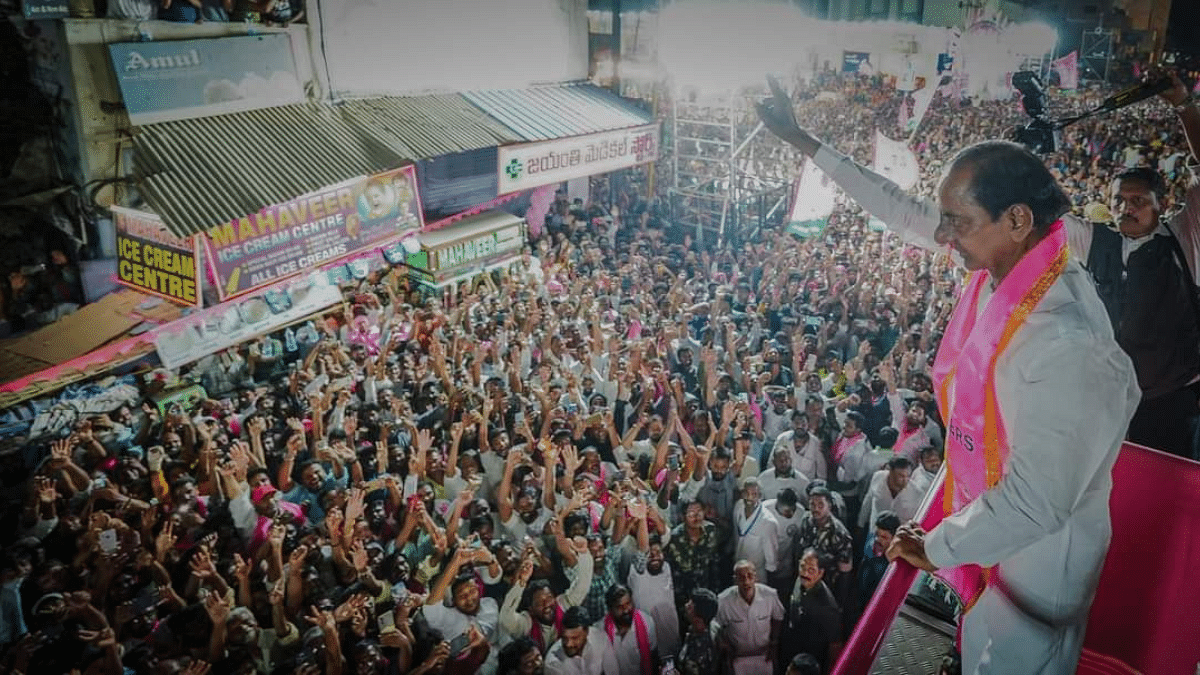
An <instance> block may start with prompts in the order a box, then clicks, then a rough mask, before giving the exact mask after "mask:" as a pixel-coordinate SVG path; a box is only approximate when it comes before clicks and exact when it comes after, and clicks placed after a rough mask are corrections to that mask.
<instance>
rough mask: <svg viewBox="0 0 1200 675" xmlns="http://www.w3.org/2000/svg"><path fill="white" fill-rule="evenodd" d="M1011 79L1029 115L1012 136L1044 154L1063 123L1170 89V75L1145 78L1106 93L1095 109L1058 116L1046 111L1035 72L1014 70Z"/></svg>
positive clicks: (1059, 137)
mask: <svg viewBox="0 0 1200 675" xmlns="http://www.w3.org/2000/svg"><path fill="white" fill-rule="evenodd" d="M1012 83H1013V86H1014V87H1016V89H1017V91H1019V92H1021V107H1022V108H1024V109H1025V114H1026V115H1029V116H1030V117H1032V118H1033V119H1032V120H1031V121H1030V122H1029V124H1026V125H1025V126H1023V127H1017V129H1016V130H1015V132H1014V134H1013V140H1014V141H1016V142H1017V143H1020V144H1021V145H1024V146H1025V147H1027V148H1029V149H1030V150H1031V151H1032V152H1034V153H1036V154H1044V153H1048V152H1054V151H1056V150H1058V148H1059V145H1060V144H1061V142H1062V130H1063V128H1065V127H1066V126H1067V125H1069V124H1074V123H1075V122H1078V121H1079V120H1082V119H1085V118H1088V117H1092V116H1094V115H1099V114H1100V113H1106V112H1112V111H1114V110H1117V109H1119V108H1124V107H1125V106H1127V105H1133V104H1134V103H1137V102H1138V101H1143V100H1145V99H1148V98H1150V97H1151V96H1154V95H1155V94H1160V93H1162V92H1164V91H1166V90H1168V89H1170V88H1171V86H1172V84H1173V81H1172V80H1171V78H1170V77H1161V78H1159V79H1157V80H1147V81H1146V82H1142V83H1141V84H1138V85H1135V86H1133V87H1130V88H1128V89H1125V90H1122V91H1120V92H1117V93H1116V94H1113V95H1112V96H1109V97H1108V98H1106V99H1104V102H1103V103H1101V104H1100V105H1099V106H1097V107H1096V108H1095V109H1093V110H1089V111H1087V112H1085V113H1083V114H1082V115H1076V116H1075V117H1064V118H1062V119H1058V120H1054V119H1051V118H1050V116H1049V115H1047V114H1046V90H1045V88H1044V87H1043V86H1042V79H1041V78H1040V77H1038V76H1037V73H1035V72H1033V71H1029V70H1022V71H1018V72H1015V73H1013V76H1012Z"/></svg>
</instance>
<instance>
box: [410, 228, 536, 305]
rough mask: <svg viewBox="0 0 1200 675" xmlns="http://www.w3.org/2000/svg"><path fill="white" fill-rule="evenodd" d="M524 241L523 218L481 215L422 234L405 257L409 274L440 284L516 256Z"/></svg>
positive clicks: (430, 283) (435, 284) (434, 284)
mask: <svg viewBox="0 0 1200 675" xmlns="http://www.w3.org/2000/svg"><path fill="white" fill-rule="evenodd" d="M524 244H525V221H524V220H523V219H521V218H517V217H516V216H512V215H509V214H507V213H504V212H500V211H497V212H491V213H485V214H481V215H479V216H475V217H472V218H468V219H466V220H463V221H461V222H460V223H456V224H454V225H451V226H449V227H447V228H445V229H443V230H438V231H436V232H432V233H428V234H426V235H422V237H421V250H420V251H418V252H416V253H411V254H409V255H408V256H407V265H408V268H409V275H410V276H411V277H412V278H414V279H416V280H418V281H420V282H422V283H425V284H428V285H432V286H439V285H442V284H445V283H447V282H449V281H453V280H456V279H461V278H463V277H466V276H470V275H472V274H476V273H478V272H482V271H485V270H488V269H491V268H493V267H495V266H496V265H497V264H502V263H504V262H507V261H509V260H512V259H514V258H516V257H517V256H518V255H519V254H520V253H521V249H522V247H523V246H524Z"/></svg>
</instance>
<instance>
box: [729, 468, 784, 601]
mask: <svg viewBox="0 0 1200 675" xmlns="http://www.w3.org/2000/svg"><path fill="white" fill-rule="evenodd" d="M733 530H734V536H735V542H734V544H735V551H734V558H735V559H737V560H748V561H750V562H751V563H753V564H754V567H755V569H760V568H761V569H762V570H763V571H764V572H765V573H766V575H767V577H768V578H770V577H773V576H774V575H775V570H776V569H778V567H779V524H778V523H776V522H775V516H774V515H772V513H771V511H770V509H767V508H766V507H764V506H763V503H762V488H761V487H760V486H759V484H758V479H757V478H747V479H746V482H745V483H743V484H742V498H741V499H740V500H739V501H738V502H737V504H735V505H734V507H733Z"/></svg>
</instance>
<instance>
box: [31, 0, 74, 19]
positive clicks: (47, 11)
mask: <svg viewBox="0 0 1200 675" xmlns="http://www.w3.org/2000/svg"><path fill="white" fill-rule="evenodd" d="M21 9H22V13H23V14H24V15H25V18H26V19H65V18H67V17H69V16H71V3H70V2H68V1H67V0H24V1H23V2H22V3H21Z"/></svg>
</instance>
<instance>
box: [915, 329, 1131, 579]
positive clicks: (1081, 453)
mask: <svg viewBox="0 0 1200 675" xmlns="http://www.w3.org/2000/svg"><path fill="white" fill-rule="evenodd" d="M1034 349H1036V350H1037V351H1036V352H1034V351H1032V350H1034ZM1029 356H1031V357H1032V358H1031V359H1030V360H1028V361H1026V362H1025V363H1024V364H1023V365H1022V366H1021V367H1020V373H1019V374H1018V373H1015V372H1014V373H1012V377H1011V378H1010V381H1009V382H1005V383H1000V382H999V378H998V385H997V397H998V398H999V400H1000V404H1001V416H1002V418H1003V419H1004V421H1005V431H1006V433H1007V434H1008V439H1009V446H1010V450H1009V458H1008V466H1007V471H1006V473H1005V475H1004V476H1003V477H1002V478H1001V479H1000V482H999V483H997V484H996V486H995V487H994V488H992V489H991V490H988V491H987V492H985V493H984V494H983V495H982V496H980V497H979V498H978V499H976V500H975V501H974V502H972V503H971V504H970V505H969V506H967V507H966V508H965V509H963V510H961V511H959V512H958V513H955V514H954V515H951V516H949V517H948V518H946V519H945V520H943V521H942V522H941V524H939V525H938V526H937V527H935V528H934V529H933V530H932V531H931V532H930V533H929V534H928V536H927V537H926V539H925V553H926V555H927V556H928V557H929V560H930V562H932V563H933V564H934V565H936V566H938V567H949V566H954V565H961V564H965V563H974V564H977V565H981V566H984V567H988V566H991V565H995V564H997V563H999V562H1001V561H1003V560H1005V559H1006V558H1009V557H1010V556H1012V555H1013V554H1015V553H1017V552H1018V551H1020V550H1021V549H1023V548H1025V547H1027V546H1029V545H1031V544H1033V543H1034V542H1036V541H1038V540H1039V539H1041V538H1042V537H1045V536H1047V535H1050V534H1052V533H1054V532H1056V531H1058V530H1059V529H1060V528H1061V527H1062V526H1063V524H1064V523H1065V522H1066V521H1067V520H1068V519H1069V518H1070V517H1071V515H1072V513H1073V512H1074V510H1075V507H1076V505H1077V504H1078V503H1079V501H1080V500H1081V498H1082V497H1083V496H1084V494H1085V492H1086V491H1088V490H1089V489H1090V488H1091V487H1092V486H1093V484H1094V483H1097V482H1098V481H1099V482H1100V483H1102V481H1103V480H1105V479H1107V480H1111V479H1110V478H1107V477H1106V476H1101V475H1100V473H1101V472H1107V471H1111V468H1112V462H1113V460H1114V457H1115V453H1114V452H1113V449H1114V445H1115V444H1116V443H1117V442H1118V441H1119V439H1121V438H1123V437H1124V435H1125V430H1126V427H1127V426H1128V424H1129V419H1130V416H1131V415H1132V407H1131V404H1130V397H1131V396H1132V395H1131V394H1130V395H1127V392H1129V391H1130V389H1129V387H1130V385H1131V384H1133V385H1134V386H1135V385H1136V383H1130V381H1129V380H1130V379H1131V377H1132V369H1131V368H1130V366H1129V364H1128V357H1127V356H1125V354H1124V353H1123V352H1120V351H1118V350H1117V349H1115V348H1111V349H1110V348H1108V346H1107V345H1106V344H1104V343H1103V342H1102V341H1100V340H1098V339H1094V338H1091V339H1089V336H1087V335H1080V333H1078V332H1073V334H1069V335H1065V336H1062V337H1057V338H1056V339H1055V340H1053V341H1052V342H1049V343H1040V344H1036V345H1031V346H1030V353H1029ZM1122 360H1124V363H1122ZM1002 385H1003V386H1002ZM1122 387H1124V389H1122ZM1134 398H1136V397H1134Z"/></svg>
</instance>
